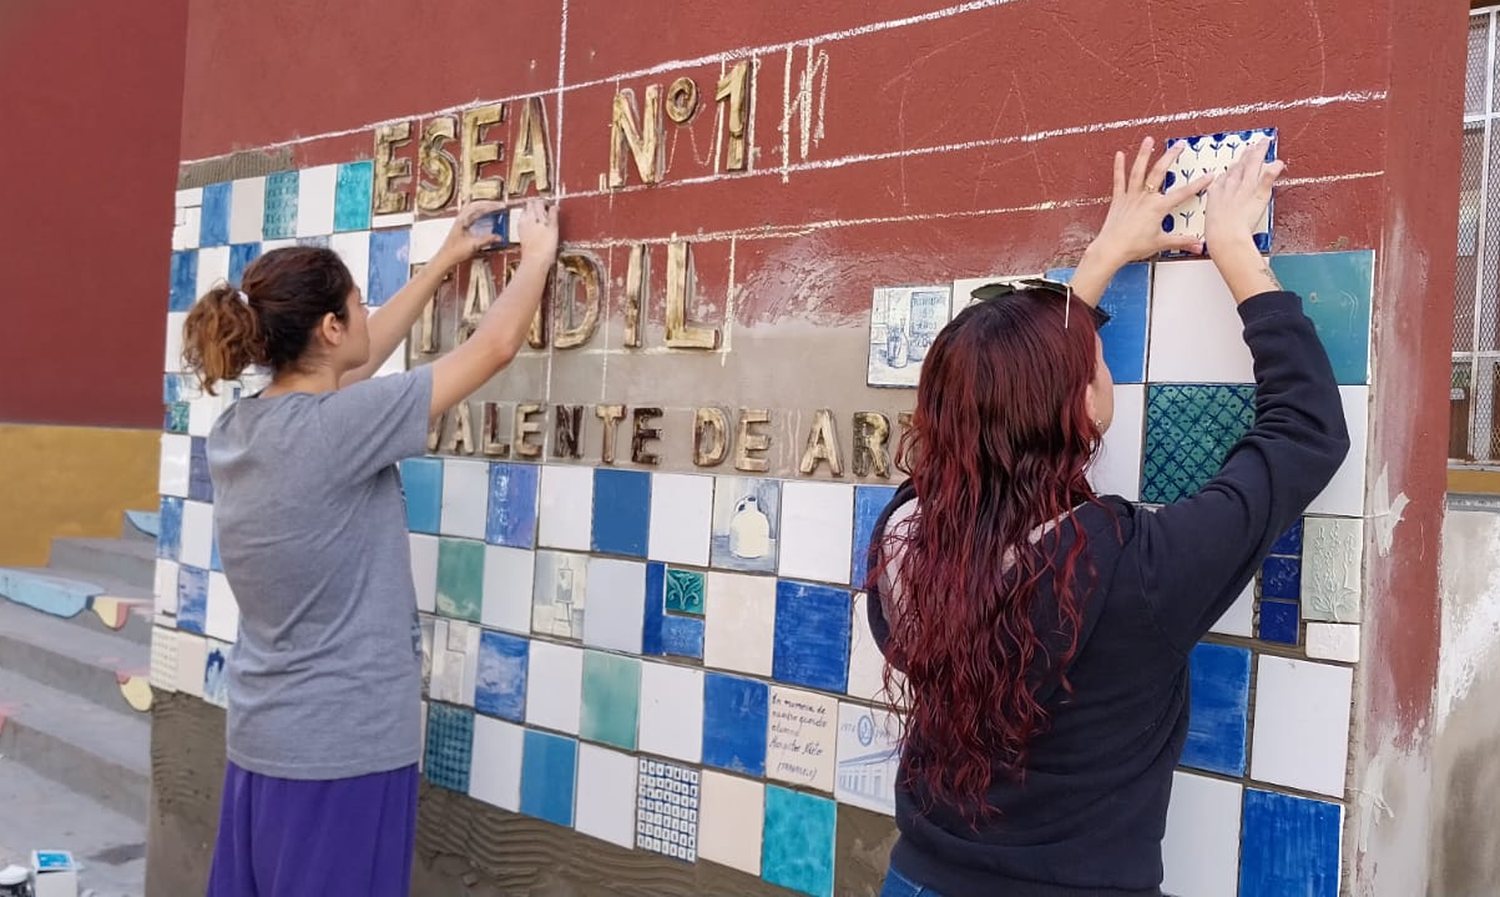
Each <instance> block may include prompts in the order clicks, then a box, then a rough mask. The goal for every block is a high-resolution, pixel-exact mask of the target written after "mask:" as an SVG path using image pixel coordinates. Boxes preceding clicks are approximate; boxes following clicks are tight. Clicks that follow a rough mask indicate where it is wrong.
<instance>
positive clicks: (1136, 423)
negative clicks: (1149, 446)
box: [1089, 383, 1146, 501]
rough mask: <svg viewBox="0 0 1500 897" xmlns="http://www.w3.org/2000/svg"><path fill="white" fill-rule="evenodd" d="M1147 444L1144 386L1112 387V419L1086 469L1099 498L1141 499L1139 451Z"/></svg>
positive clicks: (1119, 385) (1116, 385) (1133, 384)
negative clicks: (1113, 401) (1113, 407)
mask: <svg viewBox="0 0 1500 897" xmlns="http://www.w3.org/2000/svg"><path fill="white" fill-rule="evenodd" d="M1145 442H1146V387H1145V386H1144V385H1142V384H1137V383H1125V384H1121V383H1117V384H1115V416H1114V420H1113V421H1112V422H1111V423H1110V426H1109V429H1108V430H1106V431H1105V433H1104V440H1103V443H1102V444H1101V445H1100V447H1099V453H1098V454H1097V455H1095V456H1094V463H1093V466H1092V467H1091V468H1090V469H1089V481H1090V482H1091V483H1092V484H1093V486H1094V491H1095V492H1097V493H1099V494H1100V495H1118V496H1120V497H1121V498H1123V499H1125V500H1126V501H1140V498H1141V451H1142V448H1143V447H1144V446H1145Z"/></svg>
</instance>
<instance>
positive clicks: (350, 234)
mask: <svg viewBox="0 0 1500 897" xmlns="http://www.w3.org/2000/svg"><path fill="white" fill-rule="evenodd" d="M328 248H329V249H332V250H333V251H334V252H336V253H338V256H339V258H341V259H343V260H344V267H346V268H348V269H349V276H351V277H353V278H354V285H355V286H356V287H358V288H359V294H360V295H361V296H363V297H366V301H368V297H369V295H370V232H369V231H367V230H358V231H347V232H342V233H337V234H334V235H333V236H331V237H329V238H328Z"/></svg>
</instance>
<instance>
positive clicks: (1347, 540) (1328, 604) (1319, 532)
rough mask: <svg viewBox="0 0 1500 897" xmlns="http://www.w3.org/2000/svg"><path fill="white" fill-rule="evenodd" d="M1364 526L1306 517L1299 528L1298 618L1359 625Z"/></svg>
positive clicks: (1360, 522) (1352, 521)
mask: <svg viewBox="0 0 1500 897" xmlns="http://www.w3.org/2000/svg"><path fill="white" fill-rule="evenodd" d="M1364 557H1365V522H1364V521H1363V520H1360V519H1357V518H1353V517H1308V518H1305V522H1304V523H1303V525H1302V618H1303V619H1304V620H1320V621H1325V622H1330V623H1358V622H1360V613H1361V608H1362V607H1363V604H1364V602H1363V600H1362V596H1363V594H1364Z"/></svg>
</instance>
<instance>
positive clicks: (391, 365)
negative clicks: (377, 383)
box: [373, 305, 406, 377]
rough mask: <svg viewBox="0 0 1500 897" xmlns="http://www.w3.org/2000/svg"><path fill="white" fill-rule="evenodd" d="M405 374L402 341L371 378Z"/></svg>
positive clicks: (404, 341)
mask: <svg viewBox="0 0 1500 897" xmlns="http://www.w3.org/2000/svg"><path fill="white" fill-rule="evenodd" d="M384 307H385V306H383V305H382V306H381V308H384ZM405 372H406V340H402V341H401V343H400V345H398V346H396V351H394V352H392V353H391V355H390V357H389V358H387V359H386V360H385V361H384V362H383V363H382V364H381V365H380V369H379V370H377V371H376V372H375V373H374V375H373V376H376V377H389V376H390V375H391V374H402V373H405Z"/></svg>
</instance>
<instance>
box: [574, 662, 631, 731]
mask: <svg viewBox="0 0 1500 897" xmlns="http://www.w3.org/2000/svg"><path fill="white" fill-rule="evenodd" d="M640 708H641V662H640V661H639V660H637V659H636V658H634V657H621V656H620V655H618V654H606V653H604V652H602V651H585V652H583V714H582V717H581V718H580V720H579V724H578V735H579V737H580V738H587V739H588V740H590V741H598V742H603V743H604V744H612V745H614V746H615V747H618V748H621V749H622V750H627V751H633V750H635V739H636V730H637V727H638V725H639V723H640Z"/></svg>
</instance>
